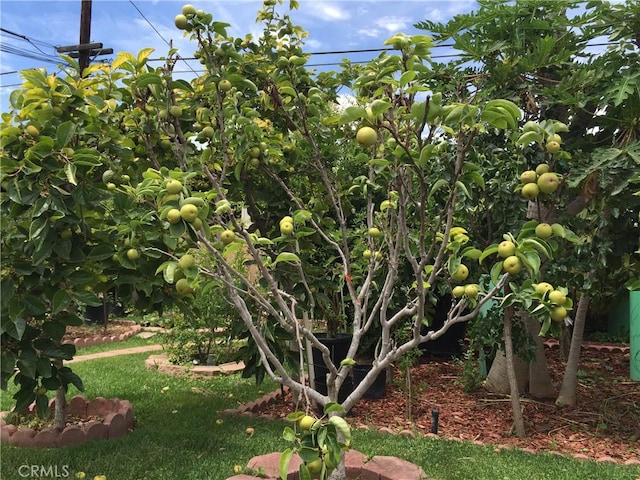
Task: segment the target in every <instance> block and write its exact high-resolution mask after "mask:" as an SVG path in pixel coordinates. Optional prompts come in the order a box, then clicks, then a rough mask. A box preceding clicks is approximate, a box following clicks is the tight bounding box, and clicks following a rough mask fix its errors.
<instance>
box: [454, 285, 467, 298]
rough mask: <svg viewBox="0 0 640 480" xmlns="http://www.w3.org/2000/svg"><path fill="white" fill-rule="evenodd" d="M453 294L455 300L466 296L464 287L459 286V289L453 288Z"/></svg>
mask: <svg viewBox="0 0 640 480" xmlns="http://www.w3.org/2000/svg"><path fill="white" fill-rule="evenodd" d="M451 293H452V294H453V296H454V297H455V298H460V297H461V296H462V295H464V286H462V285H458V286H457V287H453V290H452V291H451Z"/></svg>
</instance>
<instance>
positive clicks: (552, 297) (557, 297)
mask: <svg viewBox="0 0 640 480" xmlns="http://www.w3.org/2000/svg"><path fill="white" fill-rule="evenodd" d="M549 301H550V302H551V303H555V304H556V305H560V306H562V305H564V304H565V302H566V301H567V296H566V295H565V294H564V293H562V292H561V291H560V290H553V291H551V292H549Z"/></svg>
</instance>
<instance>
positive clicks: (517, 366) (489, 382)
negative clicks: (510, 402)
mask: <svg viewBox="0 0 640 480" xmlns="http://www.w3.org/2000/svg"><path fill="white" fill-rule="evenodd" d="M513 363H514V366H513V368H514V370H515V372H516V378H517V382H518V389H519V391H521V392H524V391H525V389H526V388H527V382H528V381H529V376H528V373H529V372H528V370H529V364H528V363H527V362H525V361H523V360H522V359H520V358H518V357H517V356H516V357H515V358H514V359H513ZM484 388H485V389H486V390H487V391H488V392H491V393H497V394H499V395H509V392H510V389H509V375H508V373H507V358H506V357H505V355H504V352H503V351H502V350H498V351H497V352H496V357H495V358H494V360H493V363H492V364H491V369H490V370H489V374H488V375H487V378H486V380H485V381H484Z"/></svg>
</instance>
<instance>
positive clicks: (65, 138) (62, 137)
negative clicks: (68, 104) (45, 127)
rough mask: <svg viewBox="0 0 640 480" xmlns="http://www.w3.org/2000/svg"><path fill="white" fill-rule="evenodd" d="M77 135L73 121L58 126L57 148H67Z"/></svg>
mask: <svg viewBox="0 0 640 480" xmlns="http://www.w3.org/2000/svg"><path fill="white" fill-rule="evenodd" d="M75 133H76V124H75V123H74V122H72V121H71V120H68V121H66V122H63V123H61V124H60V125H58V128H57V130H56V144H55V147H56V148H63V147H66V146H67V145H68V144H69V142H70V141H71V139H72V138H73V136H74V135H75Z"/></svg>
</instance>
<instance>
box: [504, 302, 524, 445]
mask: <svg viewBox="0 0 640 480" xmlns="http://www.w3.org/2000/svg"><path fill="white" fill-rule="evenodd" d="M513 317H514V309H513V307H508V308H506V309H505V314H504V350H505V357H506V359H507V375H508V377H509V388H510V394H511V407H512V409H513V425H514V427H515V430H516V435H517V436H518V437H524V435H525V429H524V417H523V416H522V407H521V406H520V391H519V390H518V379H517V378H516V372H515V369H514V361H513V358H514V354H513V338H512V335H511V328H512V326H513Z"/></svg>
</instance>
